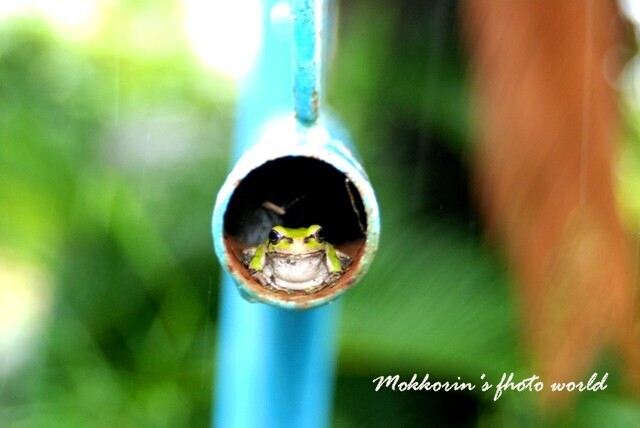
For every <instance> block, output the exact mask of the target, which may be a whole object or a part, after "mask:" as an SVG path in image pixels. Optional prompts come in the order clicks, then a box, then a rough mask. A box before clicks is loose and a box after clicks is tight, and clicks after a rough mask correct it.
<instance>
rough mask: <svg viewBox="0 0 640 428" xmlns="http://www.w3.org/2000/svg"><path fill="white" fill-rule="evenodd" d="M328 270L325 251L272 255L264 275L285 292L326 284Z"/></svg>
mask: <svg viewBox="0 0 640 428" xmlns="http://www.w3.org/2000/svg"><path fill="white" fill-rule="evenodd" d="M328 273H329V271H328V269H327V264H326V259H325V253H324V251H318V252H315V253H310V254H301V255H291V254H271V255H270V257H269V259H268V260H267V263H266V264H265V267H264V274H265V275H266V276H267V278H271V279H272V281H273V286H275V287H276V288H280V289H284V290H287V289H288V290H305V289H308V288H313V287H318V286H319V285H321V284H322V283H324V282H325V280H326V278H327V275H328Z"/></svg>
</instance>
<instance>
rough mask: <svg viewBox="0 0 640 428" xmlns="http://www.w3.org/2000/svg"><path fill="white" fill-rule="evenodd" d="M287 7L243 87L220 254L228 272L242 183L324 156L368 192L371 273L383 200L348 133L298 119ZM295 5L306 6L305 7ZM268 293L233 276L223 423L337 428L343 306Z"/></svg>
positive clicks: (222, 197) (219, 422)
mask: <svg viewBox="0 0 640 428" xmlns="http://www.w3.org/2000/svg"><path fill="white" fill-rule="evenodd" d="M278 3H281V2H280V1H277V0H262V9H263V10H262V16H263V29H264V34H263V44H262V48H261V49H260V57H259V58H258V59H257V62H256V64H255V66H254V69H253V71H252V72H251V73H250V74H249V75H248V77H247V79H246V80H245V81H244V82H242V83H241V85H240V91H239V104H238V110H237V118H236V134H235V141H234V152H233V160H234V161H237V162H236V165H235V167H234V168H233V170H232V171H231V173H230V174H229V177H228V179H227V180H226V182H225V184H224V185H223V187H222V188H221V189H220V192H219V194H218V197H217V200H216V206H215V209H214V215H213V219H212V233H213V240H214V245H215V249H216V253H217V255H218V257H219V259H220V262H221V263H222V266H223V267H225V268H226V267H227V266H228V265H229V263H230V262H232V260H230V259H229V257H230V255H229V253H228V251H227V249H226V247H225V240H224V213H225V211H226V208H227V206H228V203H229V200H230V198H231V196H232V194H233V192H234V190H235V188H236V186H237V183H239V182H241V181H242V180H243V178H244V177H246V175H247V174H248V173H249V172H250V171H251V170H252V169H253V168H255V167H257V166H259V165H261V164H263V163H265V162H267V161H268V160H269V159H275V158H278V157H281V156H292V155H299V156H307V157H315V158H318V159H321V160H323V161H325V162H327V163H329V164H331V165H333V166H334V167H335V168H336V169H338V170H339V171H342V172H343V173H344V174H345V176H346V177H348V178H349V180H351V182H352V183H353V184H354V186H355V187H356V189H357V191H358V192H359V193H360V194H361V196H362V199H363V203H364V206H365V209H366V211H367V212H366V215H367V224H368V228H367V231H366V243H365V245H366V249H365V251H363V256H362V261H361V263H360V265H359V266H360V269H361V270H360V273H361V274H362V273H364V271H366V268H367V267H368V265H369V264H370V262H371V260H372V258H373V254H374V253H375V249H376V247H377V243H378V231H379V219H378V207H377V203H376V200H375V196H374V194H373V190H372V189H371V186H370V184H369V182H368V180H367V178H366V175H365V173H364V170H363V169H362V167H361V166H360V163H359V161H358V159H357V157H356V156H355V155H354V153H353V152H352V151H351V149H350V148H349V144H348V140H347V137H346V133H344V132H343V130H342V129H341V128H340V127H339V126H338V125H337V124H336V123H335V122H333V121H332V120H330V119H329V118H327V117H326V116H324V115H321V116H320V119H319V120H318V121H317V122H316V120H315V119H313V120H300V119H301V115H300V113H299V110H298V109H297V108H295V111H296V112H298V118H297V119H296V117H295V116H294V115H293V114H292V113H291V110H292V106H294V105H295V104H294V93H295V91H292V90H291V88H292V87H293V82H294V72H293V68H292V66H291V64H292V62H293V60H292V36H291V33H290V32H289V33H288V34H287V32H283V31H281V30H282V29H281V28H280V29H278V28H274V26H273V25H271V22H270V19H269V18H270V11H271V10H272V8H273V7H274V6H276V5H278ZM294 3H296V2H295V1H294ZM292 6H293V9H295V8H296V5H295V4H294V5H292ZM294 39H295V37H294ZM314 50H315V48H314ZM316 71H317V69H316ZM314 79H316V80H317V76H316V77H314ZM316 85H317V83H316ZM317 88H318V86H316V90H317ZM316 108H317V106H316ZM316 114H317V110H316ZM312 115H313V113H312V114H311V115H303V116H302V117H307V118H310V117H312ZM238 289H239V290H240V291H241V293H243V294H244V295H245V296H247V297H248V298H249V299H250V300H263V301H266V302H267V303H270V304H271V305H264V304H252V303H249V301H247V300H245V299H243V298H242V297H241V293H238ZM262 297H263V296H260V295H256V294H255V293H254V292H253V291H252V290H251V289H249V288H247V286H246V284H245V283H244V281H243V279H242V278H240V277H238V276H237V275H236V276H231V274H230V273H229V272H225V273H224V274H223V278H222V284H221V299H220V315H219V316H220V320H219V333H218V340H217V349H218V351H217V352H218V355H217V367H216V393H215V405H214V409H213V412H214V417H213V426H217V427H224V428H234V427H258V428H260V427H302V426H304V427H311V428H314V427H318V428H319V427H326V426H328V425H329V422H330V415H331V400H332V393H331V391H332V386H333V377H334V367H335V355H336V349H335V334H336V324H337V320H338V316H339V310H340V305H339V304H337V303H334V304H332V305H327V306H324V307H321V308H315V309H310V310H305V311H290V310H286V309H283V308H288V309H300V307H297V306H296V305H289V304H283V302H279V301H277V299H276V300H271V301H270V300H269V299H264V298H262ZM335 297H336V296H332V297H331V299H333V298H335ZM331 299H324V300H322V301H313V300H312V301H310V303H309V304H308V305H306V306H304V307H313V306H318V305H321V304H323V303H326V302H328V301H329V300H331ZM274 306H279V307H274Z"/></svg>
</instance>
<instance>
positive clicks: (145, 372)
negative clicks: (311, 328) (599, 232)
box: [0, 0, 640, 428]
mask: <svg viewBox="0 0 640 428" xmlns="http://www.w3.org/2000/svg"><path fill="white" fill-rule="evenodd" d="M3 2H4V0H3ZM11 3H12V2H7V3H5V6H2V7H0V16H1V18H0V427H16V428H17V427H25V428H27V427H29V428H30V427H87V426H92V427H114V426H118V427H205V426H208V424H209V421H210V412H211V400H212V383H213V375H214V371H213V363H214V356H215V348H216V321H217V313H218V294H219V289H218V286H219V277H220V268H219V265H218V263H217V259H216V258H215V255H214V253H213V249H212V242H211V237H210V218H211V212H212V208H213V201H214V198H215V195H216V192H217V190H218V188H219V187H220V185H221V184H222V181H223V179H224V176H225V172H226V171H227V170H228V168H229V163H228V159H229V152H230V142H231V139H232V132H233V129H232V127H233V116H234V96H235V91H236V90H237V84H236V80H235V79H234V77H233V76H231V75H230V74H229V71H230V70H231V69H233V67H234V66H235V67H236V69H237V67H239V65H238V64H240V66H241V65H242V62H241V61H240V62H237V63H233V61H232V62H231V63H230V64H231V65H229V64H227V66H228V67H227V68H226V72H225V73H223V72H221V71H220V69H221V68H224V64H222V65H221V64H217V68H216V67H212V65H216V64H212V61H213V62H215V60H216V59H218V60H219V59H221V57H222V55H223V52H226V51H225V48H228V46H224V43H223V44H220V43H218V45H221V46H218V47H217V49H218V50H217V51H216V50H215V49H213V50H211V51H209V52H208V53H207V52H204V51H203V50H202V49H203V48H202V46H205V47H206V46H207V43H206V40H205V42H203V41H202V40H203V39H198V38H197V37H198V34H200V33H198V31H197V30H198V29H200V30H202V28H205V29H206V28H209V30H212V29H215V28H216V25H218V24H220V25H222V24H221V23H222V22H223V21H224V20H221V19H217V18H216V17H215V16H214V15H210V16H211V17H212V18H211V20H210V21H209V22H207V20H206V18H207V14H206V13H205V12H207V13H212V14H215V13H219V11H216V10H214V9H212V8H211V6H209V9H207V6H206V2H204V1H198V0H189V1H187V0H184V1H180V0H162V1H153V2H152V1H149V0H135V1H134V0H131V1H127V2H125V1H116V0H114V1H106V0H105V1H98V0H95V1H87V2H74V1H70V0H66V1H58V2H50V3H49V6H47V2H37V1H31V2H29V1H22V2H21V1H15V2H14V3H16V4H17V5H22V6H23V7H22V8H18V7H17V6H16V8H15V10H12V9H11V7H9V5H10V4H11ZM218 3H221V2H218ZM229 3H231V2H229ZM240 3H242V4H244V3H243V2H238V4H240ZM245 3H246V2H245ZM25 5H31V6H30V7H27V6H25ZM81 5H82V7H80V6H81ZM340 6H341V7H340V21H339V24H340V25H339V27H340V38H339V42H338V46H339V49H338V50H337V54H336V57H335V60H334V64H333V68H332V70H331V74H330V81H329V88H328V92H329V94H328V96H329V100H330V103H331V105H332V107H333V108H334V109H335V110H336V111H337V112H338V114H339V115H340V116H341V118H342V119H343V120H344V121H345V122H346V124H347V125H348V128H349V129H350V130H351V132H352V134H353V140H354V141H355V143H356V145H357V146H358V148H359V150H360V152H361V154H362V156H363V158H364V164H365V166H366V167H367V170H368V172H369V175H370V178H371V180H372V182H373V185H374V188H375V189H376V191H377V194H378V197H379V202H380V204H381V210H382V240H381V244H380V250H379V254H378V256H377V258H376V260H375V262H374V264H373V265H372V268H371V270H370V273H369V274H368V275H367V277H366V278H365V279H363V281H362V282H361V284H360V285H359V286H358V287H356V288H355V289H354V290H353V291H351V292H350V293H349V294H348V295H347V296H346V297H345V298H344V299H343V315H342V319H341V324H340V330H339V341H340V343H339V366H338V379H337V388H336V392H335V410H334V416H333V425H334V426H336V427H369V426H385V427H386V426H399V427H405V426H419V425H421V426H480V427H494V426H495V427H512V426H520V427H522V426H540V425H541V424H543V423H545V421H541V420H539V419H538V418H537V417H536V416H535V415H536V411H535V410H536V407H535V394H532V393H513V392H512V393H509V392H507V393H505V394H504V395H503V397H502V398H500V400H498V401H497V402H494V401H493V394H492V393H482V392H481V391H480V390H479V389H480V388H479V387H478V388H476V390H475V391H473V392H457V393H454V392H448V393H434V392H412V393H409V392H404V393H400V392H392V391H380V392H375V391H374V388H373V384H372V379H373V378H375V377H377V376H380V375H388V374H400V375H401V376H402V377H403V378H409V377H410V376H411V375H412V374H413V373H417V374H418V376H419V377H420V378H421V377H422V375H423V374H425V373H429V374H430V377H431V378H432V379H433V380H440V381H456V380H457V379H458V377H460V378H461V380H462V381H468V382H472V383H476V384H478V385H479V384H480V383H481V381H480V376H481V375H482V374H486V376H487V379H489V380H492V381H494V382H497V381H498V380H499V378H500V376H501V375H502V373H503V372H507V373H509V372H516V375H517V376H520V377H521V378H524V377H529V376H531V375H532V374H533V373H532V372H531V371H530V369H529V368H528V361H527V358H526V355H525V353H524V352H523V349H524V348H523V345H522V344H521V343H520V338H519V330H518V303H517V296H516V295H515V289H514V288H513V287H512V284H510V283H509V281H508V274H507V272H506V264H505V262H504V260H503V258H502V257H501V256H500V254H499V252H498V251H497V250H496V248H493V247H491V246H488V245H487V244H485V243H484V242H483V239H482V226H481V223H480V221H479V218H478V216H477V213H476V211H475V210H474V207H473V203H472V197H471V195H470V185H469V158H470V156H471V154H472V149H473V147H472V144H471V138H470V130H469V122H470V120H469V117H468V115H469V113H468V110H469V109H468V104H469V97H470V94H469V85H468V82H467V78H466V64H465V56H464V53H463V51H462V49H461V46H460V40H459V37H460V36H459V28H458V26H459V23H458V19H457V18H458V16H457V7H458V4H457V2H455V1H446V0H437V1H432V2H419V1H415V0H414V1H410V0H403V1H400V2H391V1H382V0H372V1H364V0H357V1H350V2H341V4H340ZM199 7H200V8H204V9H198V8H199ZM65 8H66V9H65ZM198 15H201V16H203V17H204V18H205V24H204V27H203V24H202V23H201V22H200V23H198V22H194V18H193V17H194V16H198ZM218 16H221V15H218ZM196 21H197V20H196ZM198 25H200V27H198ZM210 33H211V34H213V33H212V32H211V31H210ZM207 34H208V35H209V36H211V34H209V33H207ZM201 35H202V34H201ZM214 36H215V37H217V38H218V39H220V34H217V35H215V34H214ZM229 37H231V36H227V38H226V39H225V40H229ZM209 42H210V40H209ZM203 43H204V44H203ZM210 43H211V42H210ZM227 45H228V43H227ZM236 50H237V49H236ZM241 51H243V52H250V51H251V45H250V44H249V45H247V46H246V47H245V48H243V49H241ZM207 55H209V56H207ZM216 55H217V57H216ZM212 58H213V59H212ZM234 64H235V65H234ZM627 80H628V82H632V83H633V82H634V80H633V78H632V77H627ZM626 88H627V89H626V90H627V95H628V98H629V102H628V103H627V106H628V108H627V109H626V130H627V132H626V134H625V135H626V137H625V142H624V145H623V150H622V152H621V158H620V168H619V170H620V174H619V175H620V192H619V194H620V199H621V205H622V206H623V207H624V209H625V215H626V217H627V222H628V224H629V225H630V226H631V227H632V228H635V229H638V225H639V224H640V198H638V196H637V195H639V194H640V144H639V141H640V116H639V115H638V107H637V104H636V103H637V99H638V98H635V95H634V94H635V90H634V89H633V85H631V84H628V85H627V87H626ZM616 364H617V363H616V361H615V360H613V359H611V360H609V359H606V358H605V359H604V360H603V361H602V362H601V363H600V366H599V370H601V371H609V372H610V377H609V381H608V385H609V387H608V388H607V390H606V391H604V392H598V393H584V394H581V395H580V396H579V397H578V399H577V403H576V406H575V407H574V408H572V409H570V410H569V411H566V412H565V413H562V414H560V415H556V416H555V417H554V418H553V419H551V420H549V421H546V424H548V425H550V426H581V427H589V426H592V427H600V426H624V427H628V426H640V405H639V404H638V402H637V401H634V399H633V398H632V396H630V395H628V394H625V393H624V391H623V390H622V387H621V386H620V384H621V379H620V376H622V375H621V374H620V371H619V368H618V367H617V365H616ZM587 378H588V376H587Z"/></svg>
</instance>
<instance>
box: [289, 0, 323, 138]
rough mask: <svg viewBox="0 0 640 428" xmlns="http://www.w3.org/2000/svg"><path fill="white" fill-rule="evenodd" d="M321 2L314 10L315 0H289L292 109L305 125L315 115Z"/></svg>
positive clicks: (316, 107)
mask: <svg viewBox="0 0 640 428" xmlns="http://www.w3.org/2000/svg"><path fill="white" fill-rule="evenodd" d="M322 3H323V2H322V1H320V2H318V10H316V2H315V1H314V0H291V15H292V27H293V67H294V68H293V70H294V75H293V79H294V82H293V100H294V111H295V114H296V117H297V119H298V120H299V121H300V123H302V124H304V125H311V124H313V123H315V121H316V120H317V118H318V103H319V101H318V96H319V92H320V89H319V88H318V84H319V79H318V76H319V72H318V69H319V67H320V66H321V61H322V55H321V54H320V45H321V44H322V40H320V37H319V36H320V34H319V27H320V25H318V23H319V22H322V21H321V19H322V13H321V11H322V10H323V8H322Z"/></svg>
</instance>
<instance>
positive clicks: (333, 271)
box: [325, 245, 351, 287]
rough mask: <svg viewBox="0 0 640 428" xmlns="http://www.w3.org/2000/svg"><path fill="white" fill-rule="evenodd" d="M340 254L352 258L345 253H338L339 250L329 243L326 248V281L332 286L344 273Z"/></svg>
mask: <svg viewBox="0 0 640 428" xmlns="http://www.w3.org/2000/svg"><path fill="white" fill-rule="evenodd" d="M340 256H343V257H346V258H347V259H349V260H351V259H350V258H349V256H347V255H346V254H343V253H338V251H337V250H336V249H335V248H333V246H332V245H327V248H326V266H327V272H328V273H327V278H326V280H325V283H326V284H327V285H329V286H330V287H331V286H333V285H334V284H335V283H336V282H337V281H338V280H339V279H340V277H341V276H342V274H343V273H344V271H343V263H344V262H343V261H342V259H341V257H340Z"/></svg>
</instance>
